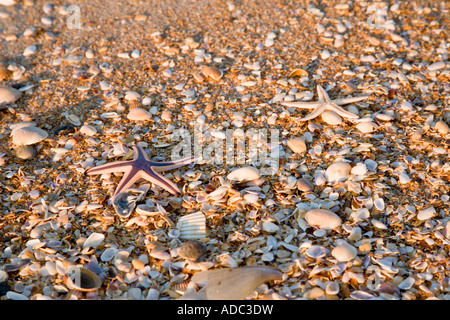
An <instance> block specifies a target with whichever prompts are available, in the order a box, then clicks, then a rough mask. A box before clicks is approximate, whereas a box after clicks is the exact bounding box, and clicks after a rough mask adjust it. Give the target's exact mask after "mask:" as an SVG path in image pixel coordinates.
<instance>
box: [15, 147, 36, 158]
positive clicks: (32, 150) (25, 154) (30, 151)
mask: <svg viewBox="0 0 450 320" xmlns="http://www.w3.org/2000/svg"><path fill="white" fill-rule="evenodd" d="M36 155H37V149H36V147H35V146H34V145H28V146H20V147H18V148H17V149H16V157H17V158H19V159H23V160H28V159H33V158H34V157H36Z"/></svg>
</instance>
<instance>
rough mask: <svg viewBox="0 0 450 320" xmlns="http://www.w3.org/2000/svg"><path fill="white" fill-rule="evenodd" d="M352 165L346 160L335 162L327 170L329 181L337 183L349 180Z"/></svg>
mask: <svg viewBox="0 0 450 320" xmlns="http://www.w3.org/2000/svg"><path fill="white" fill-rule="evenodd" d="M351 169H352V167H351V166H350V165H349V164H348V163H346V162H335V163H333V164H332V165H330V166H329V167H328V169H327V170H326V171H325V178H326V179H327V181H328V183H331V184H336V183H338V182H343V181H345V180H347V178H348V175H349V173H350V170H351Z"/></svg>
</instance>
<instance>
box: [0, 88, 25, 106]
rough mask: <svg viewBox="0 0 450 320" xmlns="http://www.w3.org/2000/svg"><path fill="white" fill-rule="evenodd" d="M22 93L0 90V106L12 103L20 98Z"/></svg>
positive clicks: (13, 90)
mask: <svg viewBox="0 0 450 320" xmlns="http://www.w3.org/2000/svg"><path fill="white" fill-rule="evenodd" d="M21 95H22V92H20V91H19V90H17V89H14V88H10V87H7V88H0V105H1V104H4V103H14V102H16V101H17V99H19V98H20V96H21Z"/></svg>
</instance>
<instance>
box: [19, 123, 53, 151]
mask: <svg viewBox="0 0 450 320" xmlns="http://www.w3.org/2000/svg"><path fill="white" fill-rule="evenodd" d="M11 135H12V141H13V143H14V144H15V145H16V146H26V145H31V144H36V143H38V142H40V141H42V140H44V139H46V138H47V137H48V133H47V132H46V131H44V130H42V129H40V128H38V127H34V126H28V127H23V128H20V129H15V130H13V131H12V132H11Z"/></svg>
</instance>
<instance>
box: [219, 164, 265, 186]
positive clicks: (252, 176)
mask: <svg viewBox="0 0 450 320" xmlns="http://www.w3.org/2000/svg"><path fill="white" fill-rule="evenodd" d="M260 177H261V173H260V172H259V170H258V169H257V168H255V167H252V166H248V167H242V168H239V169H236V170H233V171H231V172H230V173H229V174H228V175H227V179H228V180H231V181H236V182H246V181H252V180H257V179H259V178H260Z"/></svg>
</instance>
